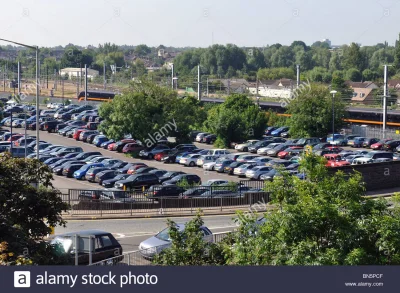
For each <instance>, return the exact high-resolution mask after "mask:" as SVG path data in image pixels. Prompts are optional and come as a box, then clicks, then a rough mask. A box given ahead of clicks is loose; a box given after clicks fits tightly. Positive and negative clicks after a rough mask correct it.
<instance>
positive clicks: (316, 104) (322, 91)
mask: <svg viewBox="0 0 400 293" xmlns="http://www.w3.org/2000/svg"><path fill="white" fill-rule="evenodd" d="M334 107H335V126H336V128H337V129H339V128H340V127H341V126H342V125H343V121H342V118H343V116H344V114H345V106H344V103H343V101H342V100H341V98H340V96H336V97H335V100H334ZM288 112H289V113H291V114H292V116H291V119H290V134H291V136H292V137H300V136H308V137H322V136H324V135H327V134H328V132H329V131H332V129H331V125H332V95H331V94H330V93H329V90H328V88H327V87H325V86H322V85H318V84H311V87H310V89H308V90H304V91H300V93H299V94H298V96H297V98H296V99H293V100H292V102H291V103H290V104H289V106H288Z"/></svg>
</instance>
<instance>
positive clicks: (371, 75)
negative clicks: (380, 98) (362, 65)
mask: <svg viewBox="0 0 400 293" xmlns="http://www.w3.org/2000/svg"><path fill="white" fill-rule="evenodd" d="M362 76H363V80H364V81H372V80H375V79H376V78H377V73H376V72H374V71H372V70H371V69H365V70H364V71H363V72H362Z"/></svg>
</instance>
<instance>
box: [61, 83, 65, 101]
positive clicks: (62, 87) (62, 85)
mask: <svg viewBox="0 0 400 293" xmlns="http://www.w3.org/2000/svg"><path fill="white" fill-rule="evenodd" d="M61 90H62V103H63V105H64V79H63V80H62V84H61Z"/></svg>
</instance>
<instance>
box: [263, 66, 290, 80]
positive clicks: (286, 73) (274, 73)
mask: <svg viewBox="0 0 400 293" xmlns="http://www.w3.org/2000/svg"><path fill="white" fill-rule="evenodd" d="M257 77H258V79H260V80H263V79H264V80H273V79H280V78H289V79H294V78H295V73H294V70H293V69H292V68H285V67H283V68H282V67H281V68H262V69H259V70H258V72H257Z"/></svg>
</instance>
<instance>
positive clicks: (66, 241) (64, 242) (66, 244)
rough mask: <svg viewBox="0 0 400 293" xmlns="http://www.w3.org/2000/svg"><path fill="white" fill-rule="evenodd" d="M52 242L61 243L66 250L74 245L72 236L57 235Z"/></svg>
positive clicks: (60, 245)
mask: <svg viewBox="0 0 400 293" xmlns="http://www.w3.org/2000/svg"><path fill="white" fill-rule="evenodd" d="M50 243H51V244H54V245H59V247H61V248H62V249H63V250H64V253H65V252H68V251H69V250H70V249H71V247H72V239H71V238H61V237H56V238H54V239H53V240H52V241H51V242H50Z"/></svg>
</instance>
